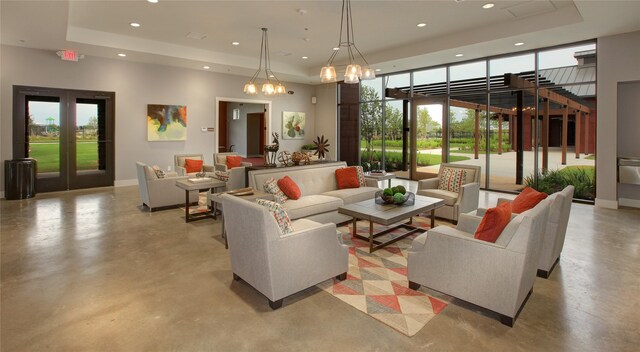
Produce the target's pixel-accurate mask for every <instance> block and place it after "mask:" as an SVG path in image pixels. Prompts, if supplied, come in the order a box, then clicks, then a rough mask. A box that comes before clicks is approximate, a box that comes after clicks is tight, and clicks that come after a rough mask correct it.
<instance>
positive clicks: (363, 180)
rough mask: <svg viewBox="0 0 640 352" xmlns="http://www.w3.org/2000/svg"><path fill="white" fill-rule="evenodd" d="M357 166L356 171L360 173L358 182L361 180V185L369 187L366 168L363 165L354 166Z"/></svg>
mask: <svg viewBox="0 0 640 352" xmlns="http://www.w3.org/2000/svg"><path fill="white" fill-rule="evenodd" d="M354 167H355V168H356V172H357V173H358V182H360V187H367V181H366V180H365V179H364V170H363V169H362V166H360V165H358V166H354Z"/></svg>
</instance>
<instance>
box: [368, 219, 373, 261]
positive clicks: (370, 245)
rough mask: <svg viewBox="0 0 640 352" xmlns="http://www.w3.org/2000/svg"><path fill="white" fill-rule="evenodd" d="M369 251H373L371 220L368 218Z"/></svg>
mask: <svg viewBox="0 0 640 352" xmlns="http://www.w3.org/2000/svg"><path fill="white" fill-rule="evenodd" d="M369 253H373V221H371V220H369Z"/></svg>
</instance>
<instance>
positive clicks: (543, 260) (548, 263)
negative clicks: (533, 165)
mask: <svg viewBox="0 0 640 352" xmlns="http://www.w3.org/2000/svg"><path fill="white" fill-rule="evenodd" d="M574 190H575V188H574V187H573V186H571V185H569V186H567V187H565V188H564V189H563V190H562V191H560V192H556V193H553V194H551V195H549V197H547V199H549V201H550V202H551V205H550V206H549V219H548V221H547V224H546V226H545V231H544V237H543V240H542V249H541V251H540V260H539V261H538V276H539V277H542V278H545V279H547V278H549V275H551V271H553V269H554V268H555V266H556V264H558V262H559V261H560V253H562V248H563V247H564V238H565V236H566V234H567V225H568V224H569V215H571V203H572V201H573V191H574ZM502 202H511V200H510V199H505V198H498V204H500V203H502ZM485 211H486V209H478V210H477V212H475V213H473V212H472V213H471V214H475V215H477V216H479V217H481V216H483V215H484V213H485Z"/></svg>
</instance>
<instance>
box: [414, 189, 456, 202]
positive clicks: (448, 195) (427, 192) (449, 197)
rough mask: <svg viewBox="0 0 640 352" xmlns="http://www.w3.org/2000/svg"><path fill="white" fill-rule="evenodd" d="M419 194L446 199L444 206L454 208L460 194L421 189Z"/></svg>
mask: <svg viewBox="0 0 640 352" xmlns="http://www.w3.org/2000/svg"><path fill="white" fill-rule="evenodd" d="M416 193H417V194H419V195H421V196H425V197H433V198H438V199H444V205H449V206H453V205H454V204H456V201H457V200H458V193H456V192H451V191H445V190H442V189H420V190H418V191H417V192H416Z"/></svg>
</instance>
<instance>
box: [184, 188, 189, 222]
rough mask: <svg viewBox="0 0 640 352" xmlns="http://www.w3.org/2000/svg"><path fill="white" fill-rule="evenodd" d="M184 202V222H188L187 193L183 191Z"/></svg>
mask: <svg viewBox="0 0 640 352" xmlns="http://www.w3.org/2000/svg"><path fill="white" fill-rule="evenodd" d="M184 194H185V200H184V205H185V206H184V221H185V222H189V191H187V190H185V191H184Z"/></svg>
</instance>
